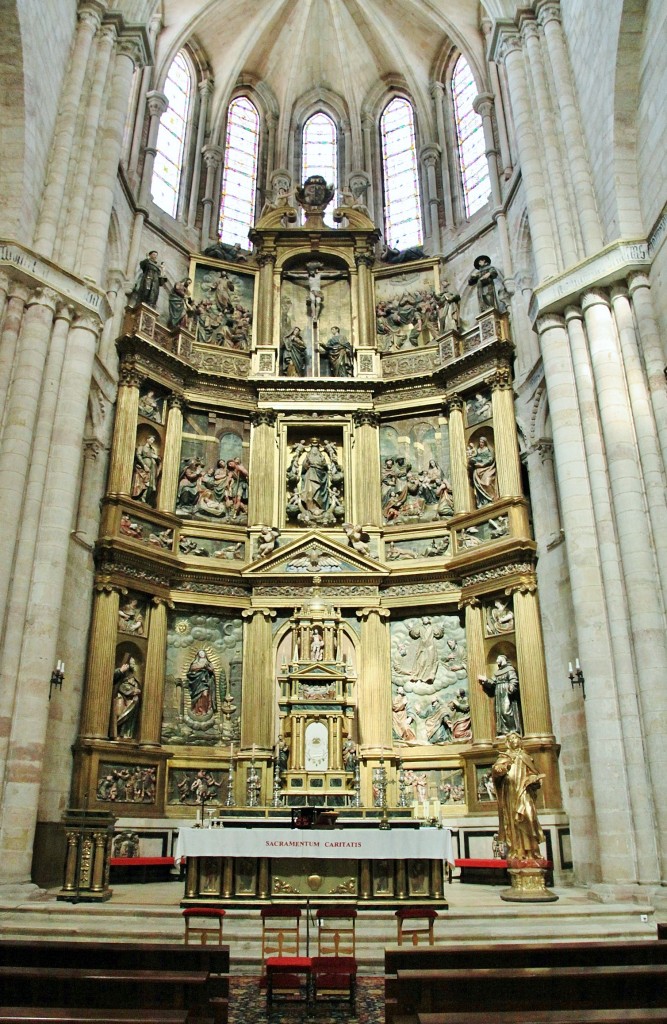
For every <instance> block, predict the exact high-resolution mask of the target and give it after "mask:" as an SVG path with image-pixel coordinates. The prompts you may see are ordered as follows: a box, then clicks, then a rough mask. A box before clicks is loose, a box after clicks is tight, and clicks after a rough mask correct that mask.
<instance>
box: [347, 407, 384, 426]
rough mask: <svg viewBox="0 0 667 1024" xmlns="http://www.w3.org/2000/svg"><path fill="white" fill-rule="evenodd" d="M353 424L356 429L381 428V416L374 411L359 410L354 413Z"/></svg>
mask: <svg viewBox="0 0 667 1024" xmlns="http://www.w3.org/2000/svg"><path fill="white" fill-rule="evenodd" d="M352 422H353V423H354V425H355V427H379V426H380V416H379V414H378V413H376V412H373V410H372V409H357V411H356V412H354V413H352Z"/></svg>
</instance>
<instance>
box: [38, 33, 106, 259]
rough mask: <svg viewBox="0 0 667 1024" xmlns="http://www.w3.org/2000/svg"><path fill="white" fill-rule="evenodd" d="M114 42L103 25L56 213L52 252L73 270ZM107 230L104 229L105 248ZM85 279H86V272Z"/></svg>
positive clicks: (88, 193)
mask: <svg viewBox="0 0 667 1024" xmlns="http://www.w3.org/2000/svg"><path fill="white" fill-rule="evenodd" d="M115 41H116V29H115V28H114V27H113V25H104V26H103V28H102V29H101V31H100V32H99V33H98V36H97V48H96V52H95V59H94V62H93V67H92V75H91V81H90V88H89V91H88V95H87V96H86V101H85V109H84V114H83V123H82V126H81V128H80V129H79V137H78V139H77V140H76V141H77V154H76V169H75V172H74V176H73V179H72V185H71V188H70V189H69V190H68V192H69V203H68V204H67V205H66V206H65V204H62V209H61V210H60V211H59V223H60V224H62V228H61V230H60V232H59V233H58V235H56V238H55V240H54V244H53V249H54V253H55V254H56V256H58V257H59V259H60V260H61V261H62V262H63V263H65V265H66V266H67V267H70V268H74V266H75V262H76V259H77V254H78V252H79V246H80V244H81V241H82V238H81V226H82V224H83V219H84V215H85V212H86V210H87V208H88V207H89V204H90V195H91V184H92V183H91V175H92V168H93V160H94V156H95V148H96V144H97V141H98V133H99V128H100V118H101V116H102V110H103V107H104V101H105V98H106V91H107V86H108V76H109V65H110V63H111V55H112V54H113V48H114V43H115ZM107 234H108V229H107V228H105V232H104V241H105V244H106V239H107ZM85 276H86V277H90V276H91V275H90V274H88V272H87V270H86V272H85Z"/></svg>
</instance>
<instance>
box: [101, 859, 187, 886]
mask: <svg viewBox="0 0 667 1024" xmlns="http://www.w3.org/2000/svg"><path fill="white" fill-rule="evenodd" d="M109 866H110V869H111V870H110V872H109V880H110V881H111V882H112V883H113V882H116V883H117V884H118V885H121V884H123V883H124V882H171V881H178V879H179V875H178V874H176V873H172V870H171V869H172V868H173V866H174V858H173V857H110V858H109Z"/></svg>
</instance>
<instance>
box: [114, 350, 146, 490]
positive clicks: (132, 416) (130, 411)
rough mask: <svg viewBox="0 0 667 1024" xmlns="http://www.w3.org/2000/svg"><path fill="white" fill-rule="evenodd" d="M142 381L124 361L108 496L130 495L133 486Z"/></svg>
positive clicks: (117, 401)
mask: <svg viewBox="0 0 667 1024" xmlns="http://www.w3.org/2000/svg"><path fill="white" fill-rule="evenodd" d="M142 380H143V377H142V376H141V374H140V373H139V372H138V371H137V369H136V366H135V365H134V363H133V361H132V360H125V361H124V362H122V363H121V366H120V380H119V384H118V398H117V399H116V424H115V428H114V439H113V446H112V449H111V466H110V468H109V493H110V494H125V495H129V493H130V489H131V486H132V467H133V465H134V449H135V447H136V440H137V416H138V414H139V388H140V386H141V382H142Z"/></svg>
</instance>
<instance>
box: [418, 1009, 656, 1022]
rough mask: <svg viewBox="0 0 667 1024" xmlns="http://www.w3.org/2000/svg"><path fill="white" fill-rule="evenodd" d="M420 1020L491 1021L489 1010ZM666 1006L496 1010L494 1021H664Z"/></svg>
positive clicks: (428, 1015)
mask: <svg viewBox="0 0 667 1024" xmlns="http://www.w3.org/2000/svg"><path fill="white" fill-rule="evenodd" d="M417 1019H418V1021H419V1024H489V1014H488V1013H420V1014H418V1015H417ZM665 1021H667V1009H663V1008H646V1009H641V1010H635V1009H632V1008H630V1009H624V1010H531V1011H530V1012H528V1013H516V1011H512V1012H511V1013H507V1012H500V1013H494V1014H493V1024H664V1022H665Z"/></svg>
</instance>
